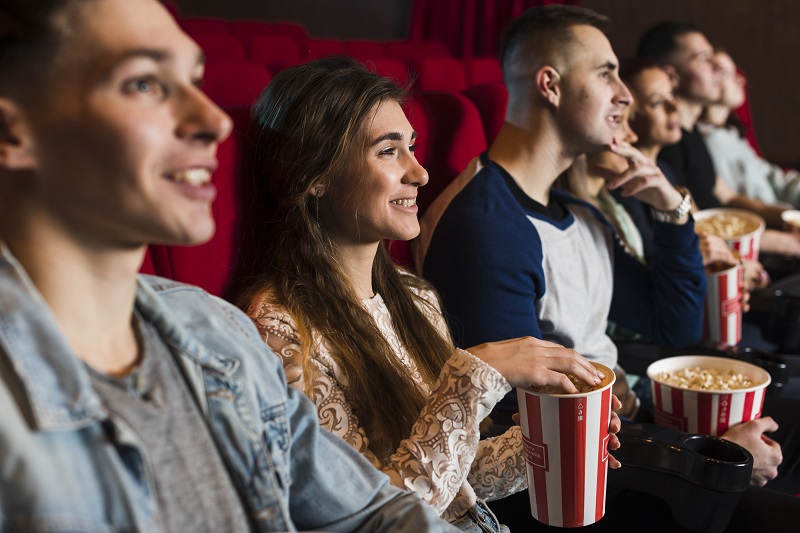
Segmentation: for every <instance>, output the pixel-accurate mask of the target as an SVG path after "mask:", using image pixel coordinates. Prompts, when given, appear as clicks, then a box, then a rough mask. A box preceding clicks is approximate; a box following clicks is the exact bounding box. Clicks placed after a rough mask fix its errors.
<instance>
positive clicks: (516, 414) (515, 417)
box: [511, 413, 519, 425]
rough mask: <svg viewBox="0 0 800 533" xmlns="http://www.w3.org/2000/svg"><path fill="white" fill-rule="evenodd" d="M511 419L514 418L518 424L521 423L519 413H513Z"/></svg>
mask: <svg viewBox="0 0 800 533" xmlns="http://www.w3.org/2000/svg"><path fill="white" fill-rule="evenodd" d="M511 420H513V421H514V423H515V424H516V425H519V413H514V414H513V415H511Z"/></svg>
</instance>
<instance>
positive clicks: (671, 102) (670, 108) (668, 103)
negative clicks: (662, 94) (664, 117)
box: [664, 98, 678, 113]
mask: <svg viewBox="0 0 800 533" xmlns="http://www.w3.org/2000/svg"><path fill="white" fill-rule="evenodd" d="M664 109H666V110H667V113H674V112H676V111H677V110H678V104H677V103H675V99H674V98H667V99H666V100H664Z"/></svg>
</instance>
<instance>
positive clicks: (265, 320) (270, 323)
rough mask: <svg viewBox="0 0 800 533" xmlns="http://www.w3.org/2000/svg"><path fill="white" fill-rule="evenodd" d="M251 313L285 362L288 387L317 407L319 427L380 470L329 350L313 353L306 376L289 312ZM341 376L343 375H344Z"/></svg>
mask: <svg viewBox="0 0 800 533" xmlns="http://www.w3.org/2000/svg"><path fill="white" fill-rule="evenodd" d="M249 314H250V317H251V318H252V320H253V322H254V323H255V325H256V328H257V329H258V331H259V332H260V333H261V335H262V337H263V339H264V342H266V343H267V345H268V346H269V347H270V348H272V350H273V351H274V352H275V353H276V354H277V355H278V357H280V359H281V361H282V362H283V368H284V371H285V373H286V379H287V381H288V382H289V385H290V386H292V387H294V388H296V389H298V390H301V391H303V392H304V393H306V395H308V397H309V398H310V399H311V401H312V402H313V403H314V405H315V406H316V407H317V417H318V418H319V422H320V425H321V426H322V427H324V428H325V429H327V430H328V431H330V432H331V433H333V434H335V435H337V436H339V437H341V438H342V439H344V440H345V441H346V442H348V443H349V444H350V445H351V446H353V447H354V448H355V449H356V450H358V452H359V453H361V454H362V455H364V456H365V457H366V458H367V459H369V461H370V462H371V463H372V464H373V465H374V466H375V467H376V468H379V469H380V468H381V463H380V461H379V460H378V458H377V457H376V456H375V454H374V453H373V452H372V450H370V449H369V439H367V436H366V435H365V434H364V430H363V429H362V428H361V427H360V426H359V424H358V419H357V417H356V415H355V413H353V411H352V409H351V408H350V404H349V403H348V402H347V400H346V399H345V395H344V391H343V390H342V387H341V385H340V382H339V379H337V377H336V376H337V370H338V369H337V366H336V363H335V362H334V361H333V359H332V358H331V357H330V354H329V353H328V352H327V350H325V349H324V348H320V349H318V350H312V353H311V361H310V363H311V365H310V367H311V368H312V369H313V370H314V375H313V376H306V375H305V372H304V370H303V362H302V349H301V344H300V343H301V341H300V336H299V334H298V333H297V326H296V324H295V322H294V320H293V319H292V317H291V316H290V315H289V314H288V313H287V312H286V310H285V309H284V308H282V307H280V306H276V305H270V304H262V305H260V306H259V307H258V308H257V309H256V310H253V311H251V312H249ZM315 345H316V346H318V347H319V346H321V343H319V342H315ZM338 374H339V375H340V376H341V373H338ZM309 379H310V381H309V382H308V383H307V380H309ZM307 384H308V387H307Z"/></svg>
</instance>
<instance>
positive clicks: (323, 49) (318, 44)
mask: <svg viewBox="0 0 800 533" xmlns="http://www.w3.org/2000/svg"><path fill="white" fill-rule="evenodd" d="M346 53H347V48H345V45H344V43H343V42H342V41H336V40H334V39H309V40H308V41H306V60H308V61H311V60H314V59H319V58H320V57H325V56H329V55H334V54H335V55H342V54H346Z"/></svg>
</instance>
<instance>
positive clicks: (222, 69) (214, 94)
mask: <svg viewBox="0 0 800 533" xmlns="http://www.w3.org/2000/svg"><path fill="white" fill-rule="evenodd" d="M270 79H272V76H270V74H269V73H268V72H267V71H266V69H264V67H262V66H261V65H257V64H255V63H251V62H249V61H238V62H209V63H208V65H206V75H205V81H204V82H203V90H204V91H205V92H206V94H207V95H208V96H209V97H210V98H211V99H212V100H214V101H215V102H216V103H217V105H220V106H249V105H251V104H253V103H254V102H255V101H256V100H257V99H258V97H259V95H260V94H261V91H263V90H264V87H266V86H267V84H268V83H269V80H270Z"/></svg>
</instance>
